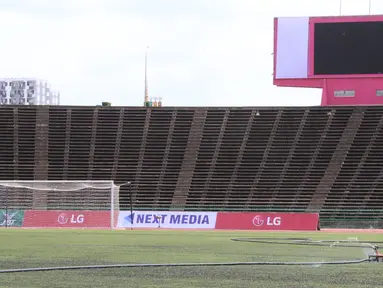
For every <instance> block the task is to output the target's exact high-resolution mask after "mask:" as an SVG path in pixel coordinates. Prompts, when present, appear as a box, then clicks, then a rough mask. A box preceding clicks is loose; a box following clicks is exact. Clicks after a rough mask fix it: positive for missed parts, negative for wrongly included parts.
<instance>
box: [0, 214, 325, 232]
mask: <svg viewBox="0 0 383 288" xmlns="http://www.w3.org/2000/svg"><path fill="white" fill-rule="evenodd" d="M1 215H2V218H0V227H24V228H100V229H106V228H110V211H67V210H66V211H63V210H51V211H43V210H9V211H3V210H1ZM115 225H116V227H117V228H122V229H129V228H130V229H156V228H164V229H192V230H195V229H209V230H214V229H216V230H278V231H280V230H289V231H315V230H317V229H318V227H319V215H318V214H317V213H250V212H249V213H247V212H243V213H242V212H183V211H133V212H132V213H131V212H130V211H121V212H119V215H118V219H116V223H115Z"/></svg>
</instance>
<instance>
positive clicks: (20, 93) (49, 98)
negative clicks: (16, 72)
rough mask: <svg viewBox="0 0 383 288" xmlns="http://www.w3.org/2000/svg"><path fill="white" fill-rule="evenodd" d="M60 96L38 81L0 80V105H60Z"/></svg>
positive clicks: (47, 85) (44, 83)
mask: <svg viewBox="0 0 383 288" xmlns="http://www.w3.org/2000/svg"><path fill="white" fill-rule="evenodd" d="M59 104H60V94H59V93H57V92H55V91H53V90H52V89H51V88H50V85H49V84H48V83H47V82H45V81H41V80H37V79H17V78H15V79H14V78H11V79H10V78H0V105H59Z"/></svg>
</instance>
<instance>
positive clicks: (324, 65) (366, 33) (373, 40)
mask: <svg viewBox="0 0 383 288" xmlns="http://www.w3.org/2000/svg"><path fill="white" fill-rule="evenodd" d="M381 73H383V22H347V23H346V22H342V23H315V24H314V75H355V74H381Z"/></svg>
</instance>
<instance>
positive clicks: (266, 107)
mask: <svg viewBox="0 0 383 288" xmlns="http://www.w3.org/2000/svg"><path fill="white" fill-rule="evenodd" d="M381 106H382V105H373V104H371V105H343V106H336V105H334V106H321V105H313V106H162V107H143V106H109V107H103V106H99V105H86V106H85V105H84V106H82V105H43V106H42V105H4V106H1V105H0V109H9V108H22V109H28V108H29V109H33V108H38V107H44V108H55V109H68V108H71V109H73V108H74V109H94V108H99V109H104V110H113V109H121V108H124V109H131V110H144V109H152V110H172V109H186V110H188V109H190V110H196V109H216V110H220V109H258V110H270V109H273V110H278V109H308V108H309V109H315V108H318V109H338V110H340V109H349V108H354V107H361V108H363V107H368V108H373V107H377V108H378V107H381Z"/></svg>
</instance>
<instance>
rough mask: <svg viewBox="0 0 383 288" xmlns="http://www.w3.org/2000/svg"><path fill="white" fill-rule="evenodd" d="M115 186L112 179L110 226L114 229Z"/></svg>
mask: <svg viewBox="0 0 383 288" xmlns="http://www.w3.org/2000/svg"><path fill="white" fill-rule="evenodd" d="M115 188H116V185H114V182H113V181H112V190H111V193H110V209H111V211H110V213H111V214H110V228H111V229H114V192H115V191H114V189H115Z"/></svg>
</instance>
